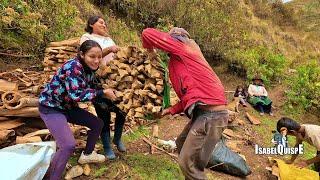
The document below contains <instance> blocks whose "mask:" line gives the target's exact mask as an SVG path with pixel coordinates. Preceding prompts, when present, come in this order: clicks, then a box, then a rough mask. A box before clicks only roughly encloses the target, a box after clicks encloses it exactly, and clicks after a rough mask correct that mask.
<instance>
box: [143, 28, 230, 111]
mask: <svg viewBox="0 0 320 180" xmlns="http://www.w3.org/2000/svg"><path fill="white" fill-rule="evenodd" d="M193 42H194V41H193ZM142 43H143V47H144V48H147V49H153V48H157V49H161V50H163V51H166V52H168V53H169V54H170V60H169V77H170V80H171V83H172V86H173V89H174V90H175V92H176V93H177V95H178V97H179V98H180V102H179V103H177V104H176V105H174V106H172V107H171V108H170V113H171V114H177V113H181V112H183V111H186V110H187V109H188V108H189V107H190V106H191V105H192V104H194V103H196V102H199V101H200V102H202V103H205V104H208V105H225V104H227V101H226V97H225V95H224V88H223V86H222V83H221V81H220V79H219V78H218V76H217V75H216V74H215V73H214V72H213V70H212V68H211V67H210V65H209V64H208V62H207V61H206V60H205V58H204V57H203V55H202V52H201V50H200V48H199V46H198V45H196V43H193V47H192V46H190V44H189V45H187V44H185V43H182V42H180V41H178V40H176V39H174V38H172V37H171V36H170V35H169V34H168V33H165V32H161V31H158V30H156V29H152V28H147V29H145V30H144V31H143V32H142Z"/></svg>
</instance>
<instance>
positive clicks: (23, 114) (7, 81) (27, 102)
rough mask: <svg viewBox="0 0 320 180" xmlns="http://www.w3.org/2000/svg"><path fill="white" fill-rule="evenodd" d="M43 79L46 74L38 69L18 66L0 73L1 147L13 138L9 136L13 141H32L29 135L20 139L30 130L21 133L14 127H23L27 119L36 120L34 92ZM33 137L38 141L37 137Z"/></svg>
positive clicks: (37, 113)
mask: <svg viewBox="0 0 320 180" xmlns="http://www.w3.org/2000/svg"><path fill="white" fill-rule="evenodd" d="M46 79H47V76H46V75H44V74H43V73H41V72H35V71H27V70H21V69H15V70H13V71H7V72H3V73H0V146H1V147H3V146H5V145H6V143H9V144H10V143H11V142H12V141H14V140H12V138H13V139H15V138H16V142H17V143H23V142H34V141H35V138H33V136H32V138H31V136H30V138H29V136H28V138H25V139H21V137H22V136H23V135H24V134H28V133H30V131H25V133H21V131H19V132H18V131H17V128H19V127H21V126H24V125H25V124H26V123H25V122H26V121H27V119H30V118H33V119H38V120H39V110H38V95H39V92H40V90H41V89H42V87H43V84H44V83H45V81H46ZM35 131H36V130H35ZM32 132H33V131H32ZM16 136H17V137H16ZM36 138H37V141H39V138H38V137H36ZM7 145H8V144H7Z"/></svg>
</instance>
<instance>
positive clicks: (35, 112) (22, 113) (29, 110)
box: [0, 107, 40, 117]
mask: <svg viewBox="0 0 320 180" xmlns="http://www.w3.org/2000/svg"><path fill="white" fill-rule="evenodd" d="M39 115H40V114H39V109H38V107H24V108H21V109H16V110H7V109H0V116H6V117H9V116H17V117H39Z"/></svg>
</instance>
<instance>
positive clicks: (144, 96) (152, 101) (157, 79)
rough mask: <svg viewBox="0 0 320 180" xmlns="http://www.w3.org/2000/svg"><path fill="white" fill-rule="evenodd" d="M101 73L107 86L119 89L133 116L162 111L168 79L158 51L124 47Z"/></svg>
mask: <svg viewBox="0 0 320 180" xmlns="http://www.w3.org/2000/svg"><path fill="white" fill-rule="evenodd" d="M97 74H98V75H99V76H100V83H101V84H103V85H102V87H103V88H113V89H115V90H117V93H116V96H117V97H118V100H119V101H120V103H119V104H118V107H119V108H120V109H121V110H123V111H124V112H126V113H127V116H128V117H129V118H132V119H139V118H144V117H145V116H146V115H148V114H157V113H159V112H160V110H161V105H162V92H163V89H164V86H163V83H164V81H163V70H162V68H161V66H160V59H159V56H158V55H157V54H154V53H149V52H147V51H142V50H141V49H139V48H136V47H132V46H131V47H126V48H121V50H120V51H119V52H117V53H116V55H115V57H114V59H113V60H111V61H110V63H109V64H108V65H106V66H102V67H100V68H99V70H98V72H97Z"/></svg>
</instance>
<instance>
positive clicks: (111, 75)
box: [109, 74, 118, 80]
mask: <svg viewBox="0 0 320 180" xmlns="http://www.w3.org/2000/svg"><path fill="white" fill-rule="evenodd" d="M117 76H118V75H117V74H110V75H109V78H110V79H112V80H116V79H117Z"/></svg>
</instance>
